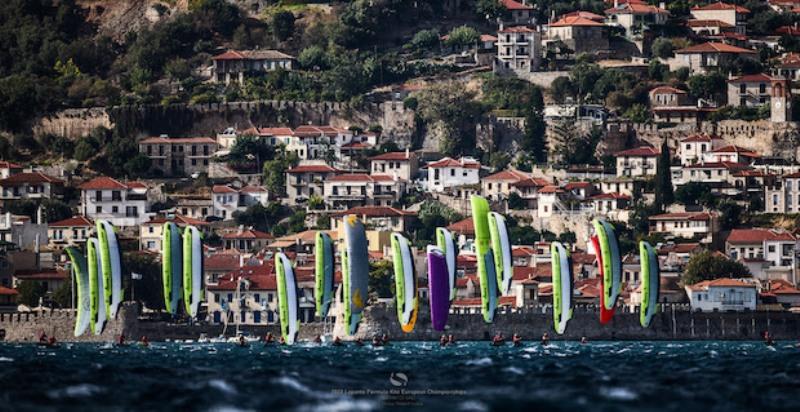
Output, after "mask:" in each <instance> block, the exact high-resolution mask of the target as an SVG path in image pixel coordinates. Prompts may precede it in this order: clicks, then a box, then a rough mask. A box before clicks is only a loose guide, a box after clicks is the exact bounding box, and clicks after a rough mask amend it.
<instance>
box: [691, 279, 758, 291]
mask: <svg viewBox="0 0 800 412" xmlns="http://www.w3.org/2000/svg"><path fill="white" fill-rule="evenodd" d="M710 287H720V288H755V285H753V284H750V283H745V282H742V281H741V280H736V279H731V278H719V279H714V280H704V281H702V282H698V283H695V284H694V285H689V289H691V290H708V288H710Z"/></svg>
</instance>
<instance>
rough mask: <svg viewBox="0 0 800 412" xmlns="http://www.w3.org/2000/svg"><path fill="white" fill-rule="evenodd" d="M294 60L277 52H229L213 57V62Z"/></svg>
mask: <svg viewBox="0 0 800 412" xmlns="http://www.w3.org/2000/svg"><path fill="white" fill-rule="evenodd" d="M293 58H294V57H292V56H289V55H288V54H285V53H281V52H279V51H277V50H228V51H226V52H225V53H222V54H218V55H216V56H214V57H212V58H211V60H281V59H293Z"/></svg>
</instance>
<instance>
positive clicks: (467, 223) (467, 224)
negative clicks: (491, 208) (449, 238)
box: [447, 217, 475, 236]
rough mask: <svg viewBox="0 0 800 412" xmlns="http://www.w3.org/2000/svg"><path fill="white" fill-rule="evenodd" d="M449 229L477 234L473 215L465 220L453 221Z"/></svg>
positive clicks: (466, 233)
mask: <svg viewBox="0 0 800 412" xmlns="http://www.w3.org/2000/svg"><path fill="white" fill-rule="evenodd" d="M447 229H448V230H450V231H451V232H455V233H459V234H462V235H466V236H472V235H475V226H474V224H473V222H472V217H468V218H466V219H463V220H459V221H458V222H454V223H452V224H451V225H450V226H447Z"/></svg>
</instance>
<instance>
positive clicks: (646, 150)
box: [614, 146, 659, 157]
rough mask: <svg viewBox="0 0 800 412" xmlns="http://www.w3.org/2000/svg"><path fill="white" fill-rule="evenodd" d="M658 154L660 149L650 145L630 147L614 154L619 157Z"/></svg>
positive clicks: (652, 155) (653, 155)
mask: <svg viewBox="0 0 800 412" xmlns="http://www.w3.org/2000/svg"><path fill="white" fill-rule="evenodd" d="M658 154H659V150H658V149H656V148H654V147H650V146H642V147H637V148H634V149H628V150H623V151H621V152H617V153H615V154H614V156H617V157H619V156H631V157H634V156H638V157H655V156H658Z"/></svg>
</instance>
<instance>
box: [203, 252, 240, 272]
mask: <svg viewBox="0 0 800 412" xmlns="http://www.w3.org/2000/svg"><path fill="white" fill-rule="evenodd" d="M239 261H240V256H239V254H238V253H237V254H232V253H215V254H213V255H210V256H207V257H206V258H205V259H204V260H203V270H206V271H208V270H218V271H223V272H231V271H234V270H236V269H239Z"/></svg>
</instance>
